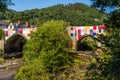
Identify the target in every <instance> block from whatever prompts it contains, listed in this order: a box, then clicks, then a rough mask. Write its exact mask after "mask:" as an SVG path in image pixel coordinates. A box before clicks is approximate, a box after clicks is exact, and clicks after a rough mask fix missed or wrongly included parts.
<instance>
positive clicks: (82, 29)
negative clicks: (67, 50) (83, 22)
mask: <svg viewBox="0 0 120 80" xmlns="http://www.w3.org/2000/svg"><path fill="white" fill-rule="evenodd" d="M105 28H106V27H105V26H104V25H100V26H69V27H67V31H68V34H69V36H70V37H71V38H72V43H71V44H72V46H74V45H75V43H76V41H78V40H79V39H81V38H82V37H83V36H84V35H92V36H94V37H96V35H99V34H103V33H104V30H105Z"/></svg>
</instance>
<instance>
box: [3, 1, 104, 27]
mask: <svg viewBox="0 0 120 80" xmlns="http://www.w3.org/2000/svg"><path fill="white" fill-rule="evenodd" d="M10 13H12V14H11V15H12V16H9V17H7V18H5V19H10V20H11V21H12V22H17V20H21V21H22V22H23V23H24V22H25V21H29V22H30V23H31V24H32V23H33V24H36V23H37V22H41V23H44V22H46V21H47V20H65V21H67V22H70V24H71V25H75V26H81V25H102V24H103V19H105V18H106V15H105V14H103V13H99V10H97V9H95V8H92V7H90V6H88V5H85V4H83V3H74V4H68V5H63V4H59V5H55V6H51V7H47V8H43V9H32V10H26V11H23V12H14V13H13V12H10Z"/></svg>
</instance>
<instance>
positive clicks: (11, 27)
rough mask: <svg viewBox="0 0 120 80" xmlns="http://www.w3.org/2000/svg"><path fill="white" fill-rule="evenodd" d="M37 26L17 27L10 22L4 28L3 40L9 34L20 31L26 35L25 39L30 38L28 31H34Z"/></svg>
mask: <svg viewBox="0 0 120 80" xmlns="http://www.w3.org/2000/svg"><path fill="white" fill-rule="evenodd" d="M36 29H37V28H18V27H15V26H14V25H13V24H10V25H9V26H8V28H5V29H4V34H5V40H7V39H8V38H9V37H10V36H12V35H13V34H15V33H20V34H22V35H24V36H25V37H26V39H30V33H31V32H33V31H35V30H36Z"/></svg>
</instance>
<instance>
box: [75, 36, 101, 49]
mask: <svg viewBox="0 0 120 80" xmlns="http://www.w3.org/2000/svg"><path fill="white" fill-rule="evenodd" d="M97 42H100V43H101V40H100V39H98V38H97V37H94V36H92V35H84V36H83V37H82V38H80V39H79V40H78V41H77V42H76V49H77V51H85V50H88V51H91V50H92V47H91V46H89V45H90V44H91V43H93V44H95V45H96V47H97V45H98V44H97Z"/></svg>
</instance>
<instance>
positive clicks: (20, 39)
mask: <svg viewBox="0 0 120 80" xmlns="http://www.w3.org/2000/svg"><path fill="white" fill-rule="evenodd" d="M26 40H27V38H26V37H25V36H24V35H22V34H20V33H14V34H13V35H11V36H10V37H8V39H7V40H6V42H5V53H13V52H21V51H22V49H23V46H24V43H25V41H26Z"/></svg>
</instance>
